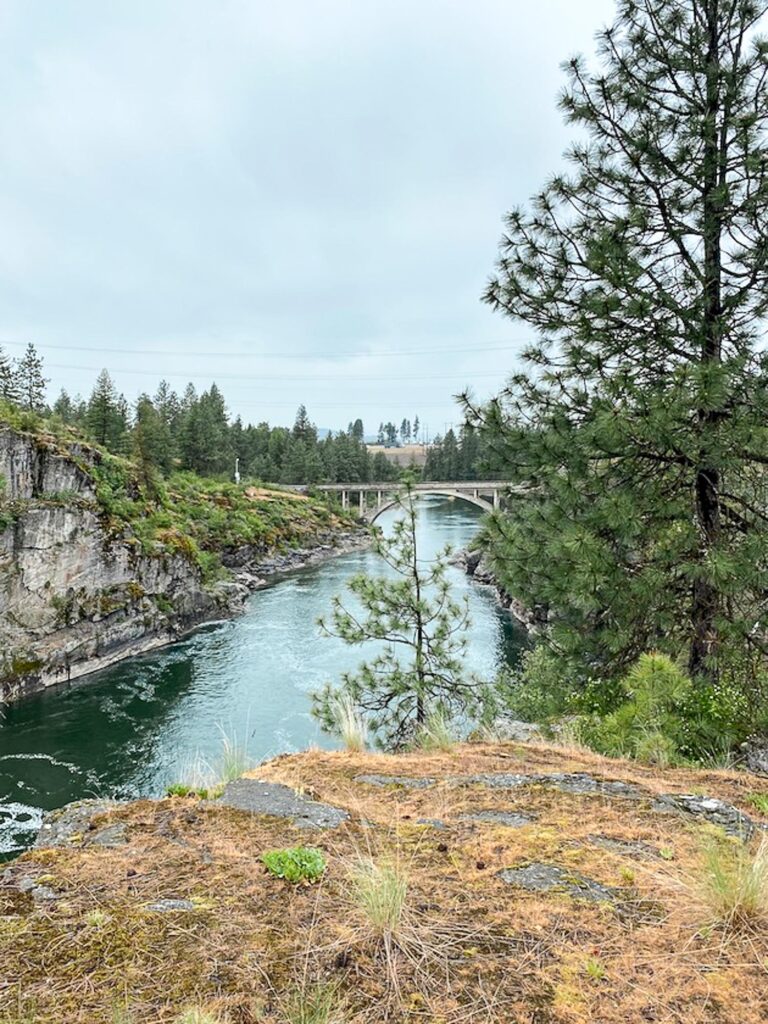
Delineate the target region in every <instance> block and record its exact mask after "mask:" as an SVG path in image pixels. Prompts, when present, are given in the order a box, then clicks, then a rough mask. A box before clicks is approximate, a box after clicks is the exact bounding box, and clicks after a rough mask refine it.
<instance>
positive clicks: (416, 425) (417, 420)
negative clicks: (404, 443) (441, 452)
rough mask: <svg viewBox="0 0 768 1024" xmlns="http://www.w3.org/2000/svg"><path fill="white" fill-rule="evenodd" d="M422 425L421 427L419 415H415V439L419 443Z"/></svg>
mask: <svg viewBox="0 0 768 1024" xmlns="http://www.w3.org/2000/svg"><path fill="white" fill-rule="evenodd" d="M420 427H421V424H420V423H419V417H418V416H414V418H413V439H414V441H416V442H417V443H418V440H419V429H420Z"/></svg>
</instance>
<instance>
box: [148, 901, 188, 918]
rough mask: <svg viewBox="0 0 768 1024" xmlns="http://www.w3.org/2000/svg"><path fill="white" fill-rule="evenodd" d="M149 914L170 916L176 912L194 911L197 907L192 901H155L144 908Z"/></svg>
mask: <svg viewBox="0 0 768 1024" xmlns="http://www.w3.org/2000/svg"><path fill="white" fill-rule="evenodd" d="M144 909H145V910H148V911H149V912H150V913H151V914H172V913H176V912H178V911H180V910H181V911H190V910H196V909H197V907H196V906H195V904H194V903H193V902H192V900H169V899H163V900H155V902H154V903H147V905H146V906H145V907H144Z"/></svg>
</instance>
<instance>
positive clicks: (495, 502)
mask: <svg viewBox="0 0 768 1024" xmlns="http://www.w3.org/2000/svg"><path fill="white" fill-rule="evenodd" d="M493 507H494V508H498V507H499V492H498V491H494V492H493Z"/></svg>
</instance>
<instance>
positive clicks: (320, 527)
mask: <svg viewBox="0 0 768 1024" xmlns="http://www.w3.org/2000/svg"><path fill="white" fill-rule="evenodd" d="M0 486H2V494H1V495H0V498H1V500H0V698H3V699H6V700H8V699H13V698H14V697H17V696H19V695H21V694H23V693H27V692H31V691H33V690H34V689H38V688H40V687H43V686H47V685H51V684H54V683H58V682H62V681H66V680H69V679H72V678H74V677H76V676H79V675H83V674H84V673H86V672H91V671H93V670H95V669H98V668H101V667H103V666H105V665H108V664H111V663H112V662H115V661H117V660H119V659H121V658H124V657H128V656H131V655H134V654H137V653H140V652H143V651H147V650H150V649H152V648H153V647H157V646H160V645H163V644H166V643H168V642H170V641H171V640H173V639H175V638H177V637H178V636H179V635H181V634H182V633H183V632H185V631H187V630H189V629H190V628H192V627H194V626H196V625H198V624H199V623H202V622H204V621H209V620H212V619H215V618H218V617H221V616H226V615H230V614H232V613H234V612H236V611H237V610H238V609H239V608H241V607H242V605H243V602H244V600H245V598H246V597H247V595H248V592H249V589H251V588H252V587H253V586H256V585H259V584H260V583H261V582H263V579H262V578H261V575H260V573H259V570H260V567H261V563H262V562H263V561H264V560H266V559H270V558H274V556H275V554H276V553H279V552H280V551H281V549H282V548H284V547H285V546H286V545H287V546H289V547H290V545H291V544H294V545H298V546H301V547H307V548H311V549H315V548H317V547H318V546H320V547H321V548H322V550H324V551H327V550H328V548H329V546H330V545H331V544H332V543H333V539H334V538H335V536H336V535H337V534H339V533H340V532H341V529H342V526H343V525H344V524H341V523H339V522H337V521H335V520H334V519H333V517H330V516H329V514H328V512H327V510H325V509H318V508H317V507H313V506H311V505H304V506H302V507H301V508H300V509H299V511H298V512H296V513H294V512H293V508H292V506H291V507H290V508H288V510H287V511H286V509H285V508H283V506H288V504H289V501H293V502H294V503H295V499H289V498H288V497H287V496H283V495H281V494H280V493H279V492H275V493H274V495H273V497H272V498H271V499H270V498H269V495H268V493H267V492H261V491H260V492H259V496H258V499H257V500H254V501H252V502H251V501H249V503H248V506H247V508H246V509H245V510H243V509H238V510H237V511H236V513H235V512H233V514H232V515H227V511H228V507H229V506H228V503H229V504H231V503H232V498H231V497H228V496H227V495H226V494H222V493H218V492H216V493H206V494H201V495H199V496H197V495H195V496H193V497H190V493H189V491H190V485H189V484H188V483H187V484H186V487H187V489H186V491H185V492H184V495H183V500H182V497H180V496H177V495H171V496H170V497H169V498H168V500H167V501H166V503H165V505H164V506H163V505H160V504H158V503H154V504H153V503H152V502H149V501H148V500H147V499H146V497H144V496H142V494H141V493H140V489H139V488H138V485H137V484H136V482H135V481H134V480H133V479H132V478H131V474H130V466H129V464H127V463H124V460H122V461H121V460H116V459H114V458H112V457H110V456H108V455H106V453H103V452H101V451H99V450H98V449H97V448H93V447H90V446H88V445H85V444H82V443H80V442H78V441H71V440H69V439H65V440H62V438H61V437H55V436H53V435H47V434H44V433H27V432H24V431H22V430H19V429H14V428H12V427H10V426H0ZM193 500H194V501H197V504H196V505H193V506H191V510H190V524H191V525H189V524H187V523H185V522H184V520H183V519H182V518H180V513H179V508H180V507H182V506H183V504H184V502H187V503H188V504H189V503H190V502H192V501H193ZM281 502H282V505H281V504H280V503H281ZM276 510H277V511H276ZM299 512H300V513H301V515H299ZM206 516H207V517H209V519H210V523H208V520H206ZM268 516H271V519H270V520H269V521H268V520H267V517H268ZM213 517H216V518H213ZM220 520H225V521H226V522H227V531H228V532H227V536H226V539H225V541H224V542H223V543H222V550H221V551H220V552H215V551H213V550H211V549H212V548H213V547H214V546H215V543H216V529H217V524H218V523H219V522H220ZM233 521H234V522H235V526H234V527H233V526H232V522H233ZM201 523H203V524H207V525H206V526H205V531H203V526H201V525H200V524H201ZM188 525H189V529H190V530H193V529H196V530H197V536H194V535H193V534H192V533H188V532H186V531H187V527H188ZM346 528H347V529H349V524H346ZM238 530H240V531H241V532H242V534H243V535H244V537H241V536H240V535H239V533H238ZM241 542H242V543H241ZM233 545H236V551H237V559H236V560H237V563H238V565H237V573H238V575H237V576H236V575H234V574H233V573H229V572H227V571H226V570H224V569H223V566H222V558H224V560H226V556H227V551H228V549H229V548H231V547H232V546H233ZM206 548H207V549H206ZM292 560H293V561H294V562H295V560H296V555H295V553H293V554H291V555H288V556H282V561H281V562H280V564H279V566H278V568H279V567H284V568H290V567H291V565H292V564H293V563H292Z"/></svg>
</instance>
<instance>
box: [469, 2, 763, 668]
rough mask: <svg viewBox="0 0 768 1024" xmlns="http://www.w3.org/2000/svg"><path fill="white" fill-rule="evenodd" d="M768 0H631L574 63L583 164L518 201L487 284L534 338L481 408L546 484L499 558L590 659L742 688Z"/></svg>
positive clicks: (574, 111) (752, 509)
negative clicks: (677, 659)
mask: <svg viewBox="0 0 768 1024" xmlns="http://www.w3.org/2000/svg"><path fill="white" fill-rule="evenodd" d="M766 10H768V8H767V7H766V4H765V3H757V2H753V0H733V2H730V0H729V2H728V3H725V2H723V0H620V2H619V5H618V15H617V20H616V22H615V24H614V25H613V26H612V27H610V28H608V29H606V30H604V31H603V32H602V33H601V34H600V36H599V65H598V66H597V67H596V68H595V69H594V70H590V68H589V67H588V66H587V64H586V63H585V61H584V60H583V59H581V58H574V59H572V60H571V61H570V62H569V64H568V65H567V73H568V77H569V84H568V87H567V89H566V91H565V93H564V95H563V97H562V100H561V106H562V108H563V110H564V111H565V114H566V117H567V119H568V121H570V122H572V123H574V124H575V125H577V127H578V128H579V129H580V141H579V142H578V143H576V144H574V145H573V147H572V148H571V150H570V151H569V153H568V160H569V163H570V171H569V172H568V173H563V174H558V175H556V176H555V177H554V178H552V179H551V181H550V182H549V183H548V184H547V185H546V186H545V187H544V188H543V190H542V191H541V192H540V193H539V194H538V195H537V196H536V197H535V199H534V201H533V204H532V206H531V208H530V209H516V210H514V211H513V212H512V213H511V214H509V216H508V218H507V231H506V235H505V236H504V238H503V240H502V246H501V258H500V260H499V264H498V273H497V276H496V277H495V278H494V279H493V280H492V281H491V283H490V285H489V288H488V291H487V294H486V300H487V301H488V302H489V303H490V304H491V305H492V306H493V307H494V308H496V309H497V310H500V311H501V312H503V313H506V314H507V315H508V316H510V317H512V318H513V319H516V320H520V321H522V322H524V323H526V324H528V325H530V326H531V327H532V328H534V329H535V330H536V331H537V332H538V335H539V341H538V342H537V343H536V344H535V345H533V346H532V347H531V348H530V349H529V351H528V352H527V353H526V356H525V358H526V360H527V363H528V366H529V369H528V370H527V371H525V372H522V373H518V374H517V375H516V376H515V377H514V378H513V379H512V380H511V382H510V384H509V386H508V388H507V389H506V391H505V392H504V393H503V394H502V395H501V396H499V399H498V400H497V401H496V402H494V403H492V404H491V405H490V406H488V407H486V408H485V409H483V410H478V409H473V408H472V407H471V406H470V413H471V414H472V415H473V417H474V419H475V420H476V422H477V423H478V424H482V425H483V428H484V433H485V437H486V439H487V440H488V442H489V445H490V447H491V449H492V450H493V452H495V456H496V458H497V459H498V460H499V462H500V463H501V464H502V465H504V467H505V470H506V472H507V473H508V474H509V475H510V478H511V479H512V480H513V481H514V482H515V483H516V484H520V485H523V486H527V487H529V488H530V491H529V497H528V498H526V499H520V500H519V501H518V500H517V499H516V501H515V503H514V505H513V512H512V513H511V514H509V515H499V516H496V517H494V519H493V520H492V522H491V525H490V528H489V532H490V536H491V547H492V554H493V559H494V563H495V566H496V569H497V572H498V573H499V574H500V576H501V578H502V581H503V583H504V584H505V586H506V587H507V588H508V589H509V590H510V592H511V593H512V594H514V595H515V596H516V597H519V598H520V599H521V600H523V601H524V602H525V603H526V604H528V605H529V606H531V607H533V606H544V607H548V608H550V617H551V625H550V628H549V631H548V634H547V636H546V640H547V642H548V644H549V646H550V648H551V650H552V651H553V652H555V654H556V655H557V656H558V657H559V658H560V659H561V661H562V662H563V663H564V664H570V665H572V666H573V667H574V670H575V671H581V673H582V674H583V675H592V676H595V675H598V676H599V675H603V676H605V677H610V676H612V675H616V674H617V673H618V672H620V671H622V669H623V667H624V666H625V665H626V664H627V663H628V662H631V661H633V660H635V659H636V658H637V656H638V655H639V654H640V653H642V652H643V651H645V650H651V649H655V648H658V649H662V650H666V651H669V652H670V653H672V654H673V655H675V656H677V655H679V654H681V653H682V652H686V656H687V662H688V667H689V670H690V672H691V674H692V675H693V676H694V677H695V678H697V679H698V680H699V681H700V683H706V682H709V683H714V682H716V681H717V679H718V677H719V675H720V674H721V673H724V672H728V673H729V675H730V676H731V677H732V678H737V679H738V680H739V681H740V683H741V684H742V685H743V684H744V683H745V681H746V680H748V679H749V680H751V679H754V678H756V677H755V673H754V669H755V666H756V665H759V664H760V663H762V662H763V661H764V657H765V654H766V652H767V651H768V630H767V629H766V614H767V613H768V600H767V598H766V595H768V516H767V515H766V511H765V510H766V502H765V484H764V481H765V474H766V468H765V467H766V465H767V464H768V455H766V452H768V428H767V425H768V400H767V396H768V389H767V388H766V384H768V362H767V361H766V357H765V356H764V354H763V353H762V351H761V347H760V344H759V339H760V335H761V332H762V330H763V329H764V323H765V318H766V313H768V275H767V273H766V272H767V271H768V220H766V218H765V210H766V208H768V138H767V129H768V44H766V42H764V41H763V40H762V39H761V38H759V37H757V36H755V34H754V32H755V28H756V26H757V24H758V22H759V21H760V19H761V17H762V16H763V14H764V13H765V12H766ZM585 135H586V138H585Z"/></svg>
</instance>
